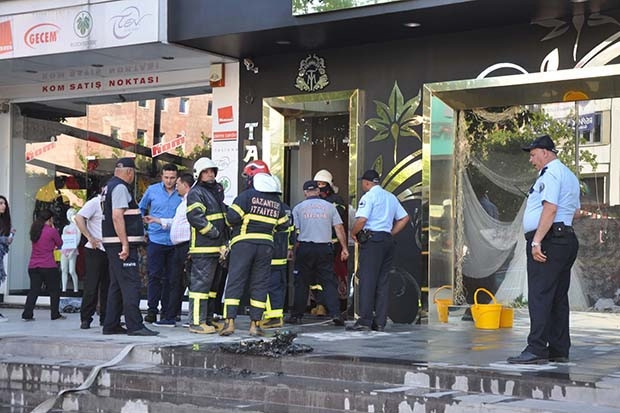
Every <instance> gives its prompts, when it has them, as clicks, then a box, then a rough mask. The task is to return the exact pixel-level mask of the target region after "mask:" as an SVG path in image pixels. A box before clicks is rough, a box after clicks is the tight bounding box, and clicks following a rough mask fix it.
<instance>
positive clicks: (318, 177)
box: [314, 169, 334, 186]
mask: <svg viewBox="0 0 620 413" xmlns="http://www.w3.org/2000/svg"><path fill="white" fill-rule="evenodd" d="M314 180H315V181H321V182H327V183H328V184H329V186H333V185H334V183H333V181H332V180H333V177H332V174H331V173H330V172H329V171H328V170H327V169H321V170H320V171H318V172H317V173H316V174H315V175H314Z"/></svg>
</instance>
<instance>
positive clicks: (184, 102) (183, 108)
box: [179, 98, 189, 113]
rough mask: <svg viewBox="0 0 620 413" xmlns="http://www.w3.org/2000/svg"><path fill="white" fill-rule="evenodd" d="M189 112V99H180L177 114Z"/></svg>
mask: <svg viewBox="0 0 620 413" xmlns="http://www.w3.org/2000/svg"><path fill="white" fill-rule="evenodd" d="M188 112H189V98H181V99H180V100H179V113H188Z"/></svg>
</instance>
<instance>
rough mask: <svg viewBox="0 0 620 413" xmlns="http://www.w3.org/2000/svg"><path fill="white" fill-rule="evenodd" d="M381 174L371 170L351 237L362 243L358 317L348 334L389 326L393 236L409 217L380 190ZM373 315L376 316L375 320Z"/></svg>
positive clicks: (405, 223)
mask: <svg viewBox="0 0 620 413" xmlns="http://www.w3.org/2000/svg"><path fill="white" fill-rule="evenodd" d="M380 182H381V180H380V178H379V174H378V173H377V171H375V170H372V169H371V170H368V171H366V172H364V175H363V176H362V190H363V191H364V192H365V194H364V195H363V196H362V198H361V199H360V202H359V205H358V208H357V212H356V213H355V223H354V224H353V228H352V229H351V236H352V237H353V239H354V240H355V242H357V243H359V267H358V277H359V300H360V302H359V312H360V314H359V316H360V318H359V319H358V320H357V321H356V322H355V324H354V325H352V326H348V327H347V330H353V331H369V330H370V329H373V330H377V331H383V329H384V328H385V323H386V322H387V309H388V293H389V288H388V287H389V278H388V275H389V272H390V270H391V269H392V260H393V258H394V250H395V244H394V239H393V236H394V235H396V234H398V233H399V232H400V231H402V229H403V228H405V225H407V223H408V222H409V215H408V214H407V211H405V208H403V206H402V205H401V204H400V202H398V198H396V197H395V196H394V195H393V194H392V193H390V192H388V191H386V190H385V189H383V188H381V185H380ZM373 311H374V316H373Z"/></svg>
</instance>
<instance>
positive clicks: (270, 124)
mask: <svg viewBox="0 0 620 413" xmlns="http://www.w3.org/2000/svg"><path fill="white" fill-rule="evenodd" d="M338 101H340V102H343V101H346V102H348V108H349V110H348V111H349V182H348V185H349V195H350V196H353V197H354V198H353V201H352V202H354V205H355V204H357V201H358V199H357V194H358V187H357V186H358V182H357V177H358V176H361V174H362V173H363V171H360V167H361V166H362V165H361V164H359V163H358V159H363V158H364V157H363V145H360V144H359V142H363V132H364V116H363V107H362V106H363V101H364V99H363V91H361V90H359V89H354V90H344V91H338V92H326V93H317V94H312V95H308V94H305V95H290V96H278V97H269V98H264V99H263V126H262V132H263V134H262V136H263V160H264V161H265V162H267V164H268V165H269V169H270V171H271V173H272V174H273V175H275V176H277V177H278V178H279V179H280V181H281V182H282V185H283V187H284V186H285V185H286V181H285V179H286V177H285V176H284V151H285V148H286V147H287V146H290V145H294V144H295V142H294V141H292V140H289V139H287V137H286V136H285V124H284V123H285V121H286V119H285V117H284V116H283V115H282V114H281V113H280V112H279V110H278V109H283V108H301V110H303V108H304V104H313V103H320V102H328V103H327V104H328V105H329V104H333V103H335V102H338ZM291 206H292V205H291Z"/></svg>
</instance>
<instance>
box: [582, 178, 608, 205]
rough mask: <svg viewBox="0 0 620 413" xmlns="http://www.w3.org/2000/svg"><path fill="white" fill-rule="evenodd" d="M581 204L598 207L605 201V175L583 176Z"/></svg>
mask: <svg viewBox="0 0 620 413" xmlns="http://www.w3.org/2000/svg"><path fill="white" fill-rule="evenodd" d="M581 184H582V191H581V204H582V205H584V206H585V205H594V206H596V207H598V206H600V205H601V204H604V203H605V199H606V197H605V176H594V177H588V178H583V177H582V178H581Z"/></svg>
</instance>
